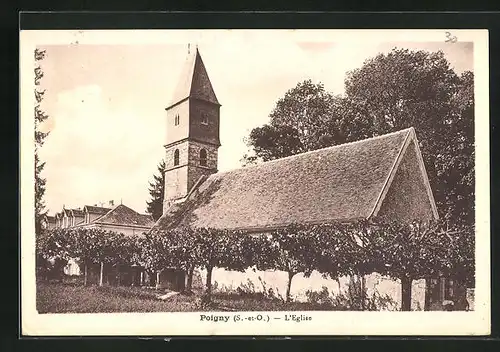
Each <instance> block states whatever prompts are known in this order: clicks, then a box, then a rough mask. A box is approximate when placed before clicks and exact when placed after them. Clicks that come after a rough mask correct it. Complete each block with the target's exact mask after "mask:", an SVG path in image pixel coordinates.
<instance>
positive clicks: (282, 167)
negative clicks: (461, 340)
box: [152, 49, 455, 309]
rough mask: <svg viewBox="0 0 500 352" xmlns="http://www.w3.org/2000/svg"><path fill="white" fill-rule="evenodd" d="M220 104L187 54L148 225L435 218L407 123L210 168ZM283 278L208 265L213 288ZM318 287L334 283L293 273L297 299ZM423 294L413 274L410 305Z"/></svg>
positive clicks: (380, 284)
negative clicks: (156, 215) (156, 208)
mask: <svg viewBox="0 0 500 352" xmlns="http://www.w3.org/2000/svg"><path fill="white" fill-rule="evenodd" d="M220 108H221V104H220V103H219V100H218V99H217V97H216V94H215V92H214V89H213V87H212V84H211V82H210V79H209V76H208V73H207V70H206V68H205V65H204V63H203V60H202V58H201V55H200V52H199V50H198V49H196V51H195V52H194V53H192V54H191V55H189V56H188V58H187V59H186V62H185V66H184V68H183V70H182V73H181V77H180V81H179V84H178V86H177V89H176V90H175V93H174V96H173V99H172V101H171V102H170V104H169V106H167V107H166V118H167V133H166V144H165V152H166V157H165V163H166V171H165V196H164V210H163V215H162V217H161V218H160V219H159V220H158V221H157V222H156V223H155V224H154V225H153V227H152V230H154V231H168V230H172V229H182V228H183V227H211V228H220V229H228V230H242V231H245V232H247V233H254V234H258V233H262V234H263V233H266V232H269V231H271V230H274V229H277V228H280V227H285V226H287V225H289V224H290V223H292V222H300V223H304V224H319V223H324V222H331V221H354V220H358V219H376V218H377V219H380V218H383V219H397V220H400V221H411V220H414V219H421V220H431V219H437V218H438V212H437V209H436V204H435V201H434V197H433V193H432V190H431V187H430V184H429V180H428V177H427V173H426V170H425V167H424V163H423V159H422V155H421V152H420V148H419V143H418V140H417V135H416V131H415V130H414V129H413V128H408V129H404V130H400V131H397V132H393V133H390V134H386V135H381V136H378V137H374V138H369V139H366V140H360V141H356V142H352V143H347V144H342V145H337V146H333V147H328V148H324V149H319V150H315V151H310V152H306V153H302V154H298V155H294V156H290V157H286V158H282V159H278V160H273V161H269V162H264V163H261V164H258V165H254V166H247V167H243V168H240V169H236V170H231V171H226V172H219V171H218V165H217V162H218V154H217V153H218V148H219V147H220V146H221V143H220V138H219V129H220V128H219V127H220ZM199 273H200V277H203V275H204V274H203V272H202V271H200V272H199ZM285 279H286V275H285V273H279V272H260V273H259V272H257V273H256V272H253V271H252V270H247V272H245V273H235V272H230V271H226V270H224V269H217V270H214V274H213V280H214V282H217V283H216V285H217V286H218V287H225V288H232V289H234V288H236V287H237V286H238V285H241V284H246V283H248V282H252V284H253V285H254V286H255V287H259V286H262V285H261V283H262V282H265V284H266V285H268V286H267V287H276V290H278V291H280V290H281V291H283V287H284V286H283V285H285V281H286V280H285ZM165 280H166V281H168V280H169V279H168V275H166V276H165ZM201 280H202V281H203V278H202V279H201ZM370 280H371V281H370ZM162 281H163V278H162ZM388 281H390V280H389V279H387V280H386V279H384V278H381V277H374V278H372V279H368V280H367V288H368V289H372V290H374V289H377V290H379V291H388V292H391V294H393V295H395V297H397V296H398V295H400V286H399V284H397V283H396V282H388ZM259 282H261V283H259ZM370 283H371V284H370ZM431 284H432V290H430V291H429V292H431V294H432V296H433V297H432V300H433V301H435V302H442V301H443V300H445V299H451V298H452V296H453V295H454V288H455V287H454V286H453V283H452V284H451V286H450V283H449V281H448V280H444V279H436V280H432V283H431ZM280 285H282V286H281V287H280ZM370 285H371V286H370ZM322 286H326V287H328V288H332V290H333V289H334V288H335V287H336V286H335V285H334V282H333V280H326V279H324V278H322V277H321V275H320V274H319V273H317V275H312V276H311V277H310V278H304V277H297V278H294V283H293V285H292V295H295V298H296V299H301V297H302V298H303V297H304V293H305V292H306V291H307V290H311V289H316V290H321V288H322ZM339 286H340V285H339ZM370 287H371V288H370ZM294 288H295V291H296V292H293V291H294ZM339 289H340V288H339ZM381 293H382V292H381ZM424 294H425V280H419V282H414V283H413V296H414V297H416V298H414V302H412V307H413V308H414V309H418V307H421V308H422V309H423V304H424ZM428 299H429V298H428ZM415 306H416V307H415Z"/></svg>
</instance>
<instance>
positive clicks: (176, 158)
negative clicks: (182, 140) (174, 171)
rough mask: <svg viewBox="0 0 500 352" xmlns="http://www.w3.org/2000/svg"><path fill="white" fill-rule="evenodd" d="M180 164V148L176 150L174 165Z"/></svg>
mask: <svg viewBox="0 0 500 352" xmlns="http://www.w3.org/2000/svg"><path fill="white" fill-rule="evenodd" d="M177 165H179V149H176V150H175V152H174V166H177Z"/></svg>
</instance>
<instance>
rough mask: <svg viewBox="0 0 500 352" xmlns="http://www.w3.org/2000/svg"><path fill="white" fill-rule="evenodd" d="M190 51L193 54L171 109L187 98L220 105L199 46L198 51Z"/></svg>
mask: <svg viewBox="0 0 500 352" xmlns="http://www.w3.org/2000/svg"><path fill="white" fill-rule="evenodd" d="M190 51H191V53H189V54H188V56H187V58H186V61H185V63H184V67H183V69H182V71H181V76H180V79H179V83H178V84H177V88H176V90H175V91H174V96H173V98H172V100H171V102H170V104H169V107H171V106H172V105H175V104H177V103H179V102H181V101H183V100H185V99H187V98H194V99H199V100H203V101H206V102H209V103H212V104H216V105H220V104H219V101H218V100H217V97H216V95H215V92H214V89H213V87H212V83H211V82H210V78H209V77H208V73H207V70H206V68H205V64H204V63H203V60H202V59H201V55H200V52H199V50H198V46H197V47H196V50H190ZM167 109H168V108H167Z"/></svg>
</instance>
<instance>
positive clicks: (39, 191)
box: [34, 48, 48, 234]
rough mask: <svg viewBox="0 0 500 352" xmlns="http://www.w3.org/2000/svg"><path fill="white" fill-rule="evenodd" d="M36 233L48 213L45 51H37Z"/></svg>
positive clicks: (35, 113)
mask: <svg viewBox="0 0 500 352" xmlns="http://www.w3.org/2000/svg"><path fill="white" fill-rule="evenodd" d="M34 56H35V69H34V71H35V100H36V105H35V110H34V115H35V232H36V234H39V233H40V232H41V229H42V227H41V220H42V218H43V216H44V215H45V213H46V210H45V203H44V201H43V196H44V194H45V184H46V182H47V180H46V179H45V178H43V177H42V176H41V173H42V171H43V168H44V167H45V162H42V161H41V160H40V157H39V155H38V152H39V150H40V148H41V147H42V145H43V143H44V141H45V138H46V137H47V135H48V132H42V131H40V124H41V123H43V122H44V121H45V120H46V119H47V118H48V115H47V114H46V113H45V112H44V111H43V110H42V109H41V107H40V104H41V102H42V100H43V97H44V94H45V89H43V90H42V89H40V80H41V79H42V77H43V71H42V68H41V66H40V61H41V60H43V59H44V58H45V50H40V49H38V48H36V49H35V52H34Z"/></svg>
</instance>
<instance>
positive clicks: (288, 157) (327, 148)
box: [209, 127, 414, 177]
mask: <svg viewBox="0 0 500 352" xmlns="http://www.w3.org/2000/svg"><path fill="white" fill-rule="evenodd" d="M411 129H414V128H413V127H408V128H404V129H402V130H398V131H394V132H390V133H386V134H381V135H379V136H374V137H369V138H365V139H360V140H357V141H352V142H347V143H342V144H337V145H332V146H330V147H325V148H320V149H315V150H308V151H307V152H303V153H300V154H294V155H289V156H285V157H283V158H279V159H273V160H269V161H264V162H262V163H260V164H256V165H248V166H242V167H239V168H234V169H231V170H226V171H221V172H217V173H215V174H212V175H210V176H209V177H211V176H216V175H223V174H226V173H229V172H234V171H237V170H243V169H249V168H254V167H258V166H262V165H268V164H270V163H274V162H278V161H281V160H289V159H293V158H296V157H299V156H302V155H309V154H314V153H319V152H321V151H325V150H333V149H336V148H340V147H344V146H348V145H352V144H357V143H362V142H369V141H373V140H376V139H380V138H384V137H389V136H392V135H395V134H398V133H402V132H404V131H408V132H409V131H410V130H411Z"/></svg>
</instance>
